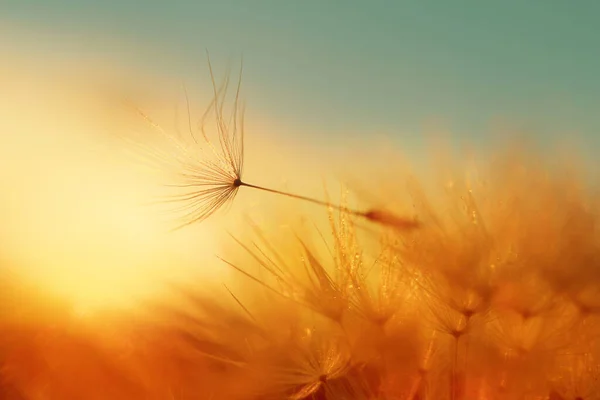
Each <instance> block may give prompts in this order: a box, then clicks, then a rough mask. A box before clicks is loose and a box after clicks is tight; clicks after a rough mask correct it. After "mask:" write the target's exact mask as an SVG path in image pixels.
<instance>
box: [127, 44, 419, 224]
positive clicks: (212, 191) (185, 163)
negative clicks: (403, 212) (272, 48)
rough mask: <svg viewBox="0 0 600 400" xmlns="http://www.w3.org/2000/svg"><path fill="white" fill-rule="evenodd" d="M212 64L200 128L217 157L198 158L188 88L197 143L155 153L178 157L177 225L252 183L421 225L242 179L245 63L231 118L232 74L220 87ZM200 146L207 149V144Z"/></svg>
mask: <svg viewBox="0 0 600 400" xmlns="http://www.w3.org/2000/svg"><path fill="white" fill-rule="evenodd" d="M207 57H208V55H207ZM208 66H209V71H210V77H211V82H212V86H213V93H214V98H213V100H212V101H211V103H210V105H209V107H208V109H207V110H206V111H205V113H204V115H203V116H202V118H201V122H200V131H201V134H202V135H201V136H202V139H203V141H204V143H203V144H204V145H205V146H206V147H208V149H210V150H211V153H212V154H211V155H210V157H211V158H212V159H209V158H207V157H201V158H200V157H198V154H196V153H195V152H194V150H196V147H198V146H200V145H201V143H200V142H199V140H198V139H197V138H196V135H195V134H194V130H193V128H192V123H191V116H190V105H189V100H188V98H187V92H186V104H187V110H188V119H187V122H188V130H189V134H190V137H191V138H192V139H193V142H194V143H193V145H192V146H185V145H183V144H182V143H176V149H177V151H176V153H175V154H165V155H162V157H161V156H158V155H155V157H158V158H159V160H160V159H161V158H162V160H160V161H162V162H163V163H164V161H165V160H164V159H165V158H167V159H169V158H170V159H171V161H175V163H174V164H173V165H172V167H174V168H175V171H176V172H175V175H176V179H177V180H178V181H179V182H177V183H175V184H170V185H167V186H170V187H173V188H178V189H183V193H180V194H177V195H173V196H170V197H168V198H167V199H166V202H167V203H174V204H178V207H176V208H175V209H174V210H173V211H176V212H182V213H183V217H182V221H181V223H180V224H179V225H178V226H177V227H176V229H179V228H183V227H185V226H187V225H191V224H194V223H197V222H202V221H204V220H205V219H207V218H208V217H210V216H211V215H213V214H214V213H216V212H217V211H218V210H220V209H221V208H223V207H225V206H226V205H228V204H231V202H232V201H233V200H234V199H235V197H236V195H237V193H238V191H239V189H240V188H241V187H247V188H251V189H255V190H260V191H263V192H268V193H272V194H277V195H281V196H285V197H289V198H293V199H296V200H302V201H306V202H310V203H313V204H317V205H320V206H325V207H330V208H333V209H336V210H340V211H343V212H345V213H347V214H350V215H354V216H357V217H360V218H364V219H366V220H369V221H371V222H374V223H378V224H381V225H386V226H390V227H392V228H395V229H398V230H402V231H409V230H413V229H416V228H419V227H420V223H419V222H418V221H416V220H413V219H409V218H401V217H398V216H396V215H393V214H392V213H390V212H387V211H384V210H379V209H371V210H367V211H360V210H354V209H349V208H347V207H342V206H339V205H335V204H331V203H329V202H326V201H322V200H318V199H315V198H312V197H307V196H302V195H298V194H293V193H289V192H283V191H280V190H276V189H271V188H267V187H264V186H260V185H255V184H252V183H248V182H246V181H244V180H243V178H242V175H243V171H244V108H243V106H242V105H241V102H240V90H241V80H242V67H240V71H239V77H238V83H237V88H236V91H235V99H234V104H233V112H232V113H231V115H229V116H228V117H227V116H226V115H225V112H224V108H225V102H226V92H227V89H228V87H229V79H225V80H224V82H223V83H222V84H221V85H220V87H218V86H217V83H216V80H215V76H214V73H213V69H212V65H211V62H210V57H208ZM211 111H213V112H214V116H215V120H216V121H215V122H216V127H217V133H218V138H219V140H218V146H215V145H214V144H213V143H212V142H211V141H210V140H209V138H208V135H207V134H206V130H205V120H206V118H207V117H208V115H209V114H210V112H211ZM138 112H139V114H140V115H141V116H142V117H143V118H144V120H145V121H146V122H147V123H149V124H150V125H151V126H152V127H153V128H154V129H156V130H159V131H160V132H161V133H162V134H163V135H166V133H165V132H164V130H162V128H161V127H160V126H159V125H158V124H157V123H156V122H154V121H152V119H151V118H150V117H149V116H148V115H146V114H145V113H143V112H142V111H141V110H138ZM167 136H168V135H167ZM168 139H169V140H170V141H173V140H174V138H173V137H168ZM200 147H201V146H200ZM197 150H200V152H202V150H203V148H200V149H197Z"/></svg>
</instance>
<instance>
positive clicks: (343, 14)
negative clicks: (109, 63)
mask: <svg viewBox="0 0 600 400" xmlns="http://www.w3.org/2000/svg"><path fill="white" fill-rule="evenodd" d="M0 15H1V16H2V17H0V18H1V19H2V20H4V21H7V22H8V23H10V24H11V25H14V26H18V27H20V28H21V29H25V30H27V29H29V30H31V31H32V32H33V31H39V32H44V34H40V36H39V40H40V41H47V42H52V41H53V40H54V41H56V39H57V38H58V37H63V38H76V39H77V40H78V41H79V43H80V45H81V46H85V48H86V49H88V50H89V49H94V48H96V49H102V47H103V46H104V47H107V46H108V47H110V46H115V43H128V45H129V46H130V47H128V48H135V49H137V50H136V51H139V53H140V54H143V57H147V58H146V59H147V60H148V62H147V64H146V67H147V68H153V69H157V70H170V71H173V72H176V73H178V74H182V76H186V77H190V76H193V75H194V74H196V76H197V77H198V79H204V80H206V79H207V76H206V74H205V72H204V70H203V69H201V68H202V67H203V65H204V64H205V63H206V54H205V50H208V51H209V52H210V54H211V58H212V59H213V60H214V59H216V60H218V61H217V65H218V66H224V64H219V62H222V61H223V60H232V61H233V62H236V61H239V60H240V59H241V57H242V55H243V59H244V85H245V86H244V87H245V92H244V93H245V99H246V101H247V103H248V104H249V112H256V113H259V114H261V115H265V114H268V115H270V116H271V117H272V118H274V119H277V120H278V121H279V123H278V126H281V127H282V131H281V133H280V134H281V135H300V136H302V137H309V138H312V139H315V140H330V141H331V142H325V143H330V144H332V143H340V142H343V141H344V140H347V139H348V138H352V137H357V136H359V137H369V136H370V135H381V134H383V135H391V136H392V137H394V138H396V139H398V140H399V141H400V143H402V142H403V141H410V140H417V139H418V138H419V137H421V135H422V134H424V133H426V132H429V131H432V130H443V131H452V134H453V135H455V137H456V138H464V139H466V140H468V141H470V142H473V143H475V142H477V141H479V140H481V139H482V138H485V137H486V135H487V134H489V133H490V132H496V131H498V130H502V129H505V130H506V131H508V130H518V129H525V130H528V132H530V133H534V134H535V135H537V137H538V138H541V139H542V140H546V139H549V138H557V137H558V138H564V137H575V136H577V137H578V138H581V139H582V140H584V141H585V143H586V147H587V148H588V149H589V148H593V147H594V146H597V145H600V134H599V133H598V132H599V131H600V112H597V111H598V108H599V106H600V79H599V78H598V72H597V71H600V52H598V51H597V49H598V48H599V46H600V28H599V27H598V25H597V18H598V16H599V15H600V3H598V2H595V1H585V0H581V1H578V2H566V1H554V0H545V1H536V0H531V1H520V0H505V1H502V2H481V1H466V0H461V1H452V2H451V1H426V0H411V1H406V0H405V1H401V0H397V1H381V0H372V1H355V0H348V1H345V2H338V1H324V0H320V1H319V0H304V1H275V0H270V1H267V0H254V1H252V0H245V1H243V0H220V1H190V0H173V1H158V0H147V1H145V2H143V5H142V2H137V1H133V0H104V1H90V0H78V1H75V0H45V1H42V0H36V1H33V0H0ZM48 32H52V33H56V34H57V35H58V36H52V35H48V34H47V33H48ZM105 38H111V40H104V39H105ZM104 50H106V49H104ZM199 71H203V72H202V73H198V72H199Z"/></svg>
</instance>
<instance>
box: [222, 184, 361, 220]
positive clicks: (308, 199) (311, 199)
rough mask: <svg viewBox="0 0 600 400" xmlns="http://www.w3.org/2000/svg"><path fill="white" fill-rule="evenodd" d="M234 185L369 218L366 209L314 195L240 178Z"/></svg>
mask: <svg viewBox="0 0 600 400" xmlns="http://www.w3.org/2000/svg"><path fill="white" fill-rule="evenodd" d="M234 185H235V186H246V187H249V188H252V189H258V190H262V191H264V192H269V193H274V194H279V195H282V196H287V197H291V198H294V199H298V200H304V201H308V202H310V203H313V204H318V205H320V206H325V207H332V208H334V209H336V210H340V211H345V212H347V213H349V214H352V215H356V216H358V217H363V218H368V215H367V213H366V212H364V211H358V210H353V209H348V208H346V207H342V206H338V205H335V204H331V203H328V202H325V201H322V200H317V199H313V198H312V197H306V196H301V195H299V194H293V193H288V192H282V191H280V190H275V189H269V188H266V187H263V186H257V185H252V184H250V183H246V182H242V181H241V180H239V179H236V181H235V182H234Z"/></svg>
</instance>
